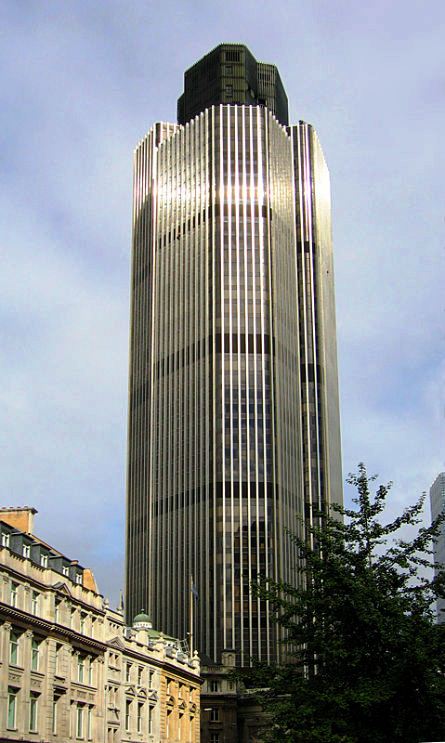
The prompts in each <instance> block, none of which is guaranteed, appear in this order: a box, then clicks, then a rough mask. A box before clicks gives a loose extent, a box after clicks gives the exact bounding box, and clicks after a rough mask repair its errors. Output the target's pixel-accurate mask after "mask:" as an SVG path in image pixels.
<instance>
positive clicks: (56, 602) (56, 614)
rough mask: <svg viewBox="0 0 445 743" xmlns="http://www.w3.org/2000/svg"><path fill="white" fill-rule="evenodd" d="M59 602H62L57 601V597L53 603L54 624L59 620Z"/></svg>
mask: <svg viewBox="0 0 445 743" xmlns="http://www.w3.org/2000/svg"><path fill="white" fill-rule="evenodd" d="M61 603H62V602H61V601H59V600H58V599H56V600H55V603H54V621H55V623H56V624H58V623H59V622H60V604H61Z"/></svg>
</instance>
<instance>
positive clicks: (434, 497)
mask: <svg viewBox="0 0 445 743" xmlns="http://www.w3.org/2000/svg"><path fill="white" fill-rule="evenodd" d="M430 506H431V518H432V520H433V521H434V520H435V519H437V517H438V516H440V514H441V513H443V511H444V509H445V472H441V473H440V475H437V477H436V479H435V480H434V482H433V484H432V485H431V487H430ZM434 562H435V564H436V565H437V566H441V568H442V569H443V567H444V565H445V524H444V523H442V524H441V527H440V531H439V533H438V535H437V539H436V540H435V542H434ZM437 620H438V621H439V622H445V599H442V598H438V599H437Z"/></svg>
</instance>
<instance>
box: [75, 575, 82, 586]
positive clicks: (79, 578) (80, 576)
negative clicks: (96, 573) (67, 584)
mask: <svg viewBox="0 0 445 743" xmlns="http://www.w3.org/2000/svg"><path fill="white" fill-rule="evenodd" d="M76 583H77V584H78V585H82V573H76Z"/></svg>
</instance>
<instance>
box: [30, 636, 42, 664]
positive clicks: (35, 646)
mask: <svg viewBox="0 0 445 743" xmlns="http://www.w3.org/2000/svg"><path fill="white" fill-rule="evenodd" d="M39 664H40V642H39V641H38V639H37V638H36V637H33V638H32V639H31V671H38V670H39Z"/></svg>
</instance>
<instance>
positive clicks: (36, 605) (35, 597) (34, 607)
mask: <svg viewBox="0 0 445 743" xmlns="http://www.w3.org/2000/svg"><path fill="white" fill-rule="evenodd" d="M39 610H40V593H39V592H38V591H32V593H31V614H34V616H36V617H37V616H38V615H39Z"/></svg>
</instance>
